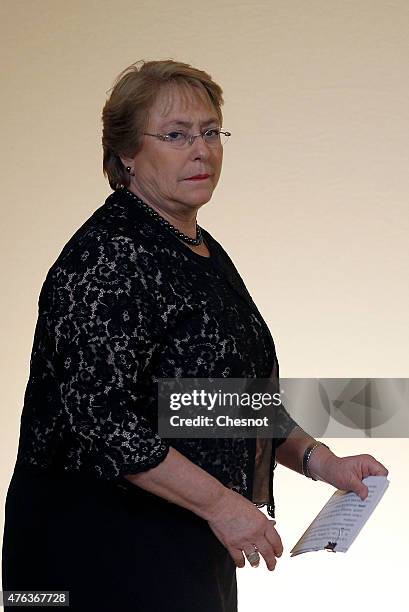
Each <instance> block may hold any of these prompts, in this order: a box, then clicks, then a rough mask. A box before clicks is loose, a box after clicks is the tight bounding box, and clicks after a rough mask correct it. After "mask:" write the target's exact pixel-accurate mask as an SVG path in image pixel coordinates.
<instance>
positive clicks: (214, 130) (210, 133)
mask: <svg viewBox="0 0 409 612" xmlns="http://www.w3.org/2000/svg"><path fill="white" fill-rule="evenodd" d="M205 133H206V136H207V137H208V138H217V136H218V135H219V134H220V130H218V129H217V128H211V129H210V130H206V132H205Z"/></svg>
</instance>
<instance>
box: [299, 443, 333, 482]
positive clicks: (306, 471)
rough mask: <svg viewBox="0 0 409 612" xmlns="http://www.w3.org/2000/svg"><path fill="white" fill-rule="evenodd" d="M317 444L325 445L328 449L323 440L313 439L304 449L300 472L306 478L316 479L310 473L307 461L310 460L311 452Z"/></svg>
mask: <svg viewBox="0 0 409 612" xmlns="http://www.w3.org/2000/svg"><path fill="white" fill-rule="evenodd" d="M318 446H325V447H326V448H328V449H329V446H327V445H326V444H324V443H323V442H317V441H315V442H313V443H312V444H310V445H309V446H308V447H307V448H306V449H305V453H304V457H303V459H302V466H301V469H302V473H303V474H304V476H306V477H307V478H311V479H312V480H318V479H317V478H314V476H313V475H312V473H311V471H310V468H309V466H308V462H309V460H310V457H311V455H312V453H313V452H314V451H315V449H316V448H318Z"/></svg>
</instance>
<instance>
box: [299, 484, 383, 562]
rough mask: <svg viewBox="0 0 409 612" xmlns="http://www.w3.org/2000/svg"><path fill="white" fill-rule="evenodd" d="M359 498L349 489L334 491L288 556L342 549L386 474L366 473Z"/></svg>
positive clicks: (369, 510) (380, 492)
mask: <svg viewBox="0 0 409 612" xmlns="http://www.w3.org/2000/svg"><path fill="white" fill-rule="evenodd" d="M363 484H364V485H365V487H367V488H368V495H367V497H366V498H365V499H364V500H362V499H360V497H358V495H357V494H356V493H354V492H352V491H342V490H339V491H335V493H334V494H333V495H332V496H331V498H330V499H329V501H328V502H327V503H326V504H325V506H324V507H323V509H322V510H321V511H320V512H319V513H318V515H317V516H316V518H315V519H314V520H313V522H312V523H311V525H310V526H309V527H308V529H307V530H306V531H305V533H304V534H303V535H302V536H301V538H300V539H299V540H298V542H297V544H296V545H295V546H294V548H293V549H292V550H291V551H290V553H291V556H292V557H294V556H295V555H299V554H301V553H305V552H310V551H313V550H332V551H333V552H337V551H339V552H346V551H347V550H348V548H349V547H350V545H351V544H352V542H353V541H354V540H355V538H356V537H357V535H358V533H359V532H360V530H361V529H362V527H363V526H364V525H365V523H366V521H367V520H368V518H369V517H370V515H371V514H372V512H373V511H374V509H375V507H376V505H377V504H378V502H379V501H380V499H381V498H382V496H383V494H384V493H385V491H386V489H387V488H388V485H389V481H388V480H387V478H386V476H368V477H367V478H365V479H364V480H363Z"/></svg>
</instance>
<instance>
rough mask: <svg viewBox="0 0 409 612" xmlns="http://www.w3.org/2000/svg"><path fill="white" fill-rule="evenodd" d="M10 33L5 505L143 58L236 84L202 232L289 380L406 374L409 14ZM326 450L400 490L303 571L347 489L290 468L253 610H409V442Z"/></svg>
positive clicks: (50, 10) (137, 14) (258, 10)
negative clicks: (315, 524)
mask: <svg viewBox="0 0 409 612" xmlns="http://www.w3.org/2000/svg"><path fill="white" fill-rule="evenodd" d="M0 23H1V47H2V48H1V60H0V61H1V64H2V94H1V97H0V112H1V117H2V120H3V121H2V123H3V125H2V142H3V145H2V147H1V170H2V200H1V204H2V220H3V234H2V255H1V256H2V260H1V261H2V264H3V265H2V274H3V279H2V288H3V296H2V303H1V309H2V312H1V324H2V328H3V329H2V346H1V348H2V350H1V359H2V363H1V375H2V384H1V391H2V411H1V429H0V430H1V434H0V435H1V444H0V453H1V471H0V487H1V492H2V499H4V495H5V493H6V490H7V486H8V482H9V479H10V476H11V472H12V468H13V465H14V460H15V453H16V448H17V439H18V429H19V419H20V413H21V407H22V402H23V395H24V390H25V385H26V382H27V378H28V373H29V359H30V351H31V347H32V341H33V334H34V327H35V322H36V317H37V300H38V294H39V291H40V288H41V285H42V282H43V280H44V278H45V275H46V273H47V271H48V269H49V267H50V266H51V264H52V263H53V261H54V260H55V259H56V257H57V255H58V254H59V252H60V251H61V249H62V247H63V246H64V244H65V243H66V241H67V240H68V239H69V237H70V236H71V235H72V233H73V232H74V231H75V230H76V229H77V228H78V227H79V226H80V225H81V224H82V223H83V222H84V221H85V219H86V218H88V217H89V216H90V214H91V213H92V212H93V211H94V210H95V209H96V208H97V207H98V206H100V205H101V204H102V203H103V201H104V200H105V198H106V197H107V195H108V194H109V193H110V189H109V186H108V183H107V182H106V181H105V180H104V178H103V176H102V173H101V145H100V138H101V123H100V114H101V109H102V106H103V104H104V102H105V99H106V95H107V91H108V89H109V88H110V86H111V85H112V83H113V80H114V78H115V77H116V75H117V74H118V73H119V72H120V71H121V70H122V69H123V68H125V67H126V66H127V65H129V64H130V63H132V62H134V61H137V60H139V59H146V60H149V59H166V58H173V59H177V60H181V61H185V62H188V63H192V64H193V65H195V66H197V67H199V68H202V69H204V70H206V71H208V72H209V73H210V74H211V75H212V76H213V78H214V79H215V80H216V81H217V82H219V83H220V84H221V85H222V87H223V89H224V93H225V101H226V103H225V108H224V115H225V122H224V125H225V128H226V129H228V130H230V131H231V132H232V133H233V136H232V137H231V140H230V142H229V144H228V145H227V147H226V149H225V161H224V170H223V174H222V178H221V181H220V183H219V186H218V188H217V190H216V192H215V194H214V196H213V199H212V201H211V202H210V203H209V204H207V205H206V206H205V207H204V208H203V209H202V210H201V211H200V214H199V222H200V223H201V224H202V225H203V226H204V227H206V228H207V229H208V230H209V231H210V232H211V233H213V235H214V236H215V237H216V238H217V239H218V240H219V241H220V242H221V243H222V244H223V245H224V247H225V248H226V250H227V251H228V252H229V253H230V255H231V257H232V259H233V260H234V261H235V263H236V265H237V267H238V269H239V271H240V272H241V274H242V276H243V278H244V280H245V282H246V284H247V286H248V289H249V291H250V293H251V294H252V296H253V298H254V300H255V301H256V303H257V304H258V306H259V308H260V310H261V312H262V314H263V315H264V317H265V319H266V321H267V323H268V325H269V326H270V329H271V332H272V334H273V336H274V339H275V342H276V346H277V351H278V356H279V360H280V371H281V375H282V376H283V377H295V376H300V377H309V376H312V377H350V376H351V377H407V376H408V359H407V357H408V345H409V327H408V317H407V313H408V311H409V283H408V272H409V256H408V244H407V236H408V230H409V212H408V196H409V182H408V176H409V173H408V162H409V153H408V142H409V116H408V108H409V103H408V94H409V85H408V79H407V67H408V58H409V37H408V31H409V5H408V3H407V2H406V0H400V1H392V0H390V1H379V0H353V1H351V0H345V1H342V0H338V1H334V0H308V1H305V0H298V1H294V0H278V1H275V0H264V1H254V0H253V1H249V0H247V1H243V0H208V1H207V2H195V1H194V0H193V1H192V0H189V1H188V0H172V2H165V1H164V0H146V1H145V0H144V1H139V2H138V1H137V0H133V1H129V0H117V1H116V2H107V1H105V0H104V1H96V0H71V1H70V2H65V1H62V0H31V1H29V0H18V1H17V2H15V1H13V2H12V1H11V0H3V2H2V4H1V15H0ZM327 443H328V444H329V445H330V446H331V448H332V449H333V450H334V451H335V452H336V453H337V454H338V455H350V454H357V453H360V452H369V453H371V454H373V455H374V456H376V457H377V458H378V459H379V460H380V461H382V462H383V463H384V464H385V465H386V466H387V467H388V468H389V472H390V473H389V479H390V482H391V484H390V487H389V490H388V492H387V493H386V495H385V497H384V499H383V500H382V502H381V504H380V505H379V506H378V508H377V509H376V511H375V513H374V515H373V517H372V518H371V520H370V522H369V523H368V524H367V525H366V526H365V528H364V530H363V531H362V532H361V534H360V536H359V538H358V540H357V541H356V542H355V543H354V544H353V546H352V547H351V549H350V551H349V552H348V553H346V554H342V553H339V554H331V553H327V552H325V551H321V552H318V553H310V554H306V555H302V556H300V557H296V558H292V559H290V558H289V555H288V552H289V550H290V549H291V548H292V546H293V545H294V544H295V542H296V541H297V540H298V538H299V537H300V535H301V534H302V532H303V531H304V529H305V528H306V527H307V525H308V524H309V523H310V521H311V520H312V518H313V517H314V516H315V514H316V513H317V512H318V510H319V509H320V508H321V506H322V505H323V503H324V502H325V501H326V500H327V499H328V497H329V495H330V494H331V493H332V491H333V489H332V487H330V486H329V485H326V484H323V483H315V482H312V481H310V480H307V479H305V478H303V477H302V476H300V475H298V474H296V473H294V472H290V471H289V470H286V469H284V468H282V467H280V466H279V467H278V468H277V470H276V484H275V491H276V502H277V529H278V531H279V533H280V534H281V537H282V539H283V542H284V547H285V554H284V556H283V558H282V559H280V560H279V562H278V566H277V569H276V570H275V571H274V572H272V573H270V572H268V571H267V570H266V569H265V566H264V563H263V564H262V565H261V566H260V567H259V568H258V569H257V570H255V569H252V568H250V567H247V568H246V569H242V570H239V571H238V581H239V601H240V608H239V609H240V612H253V611H254V610H255V609H263V610H266V609H276V608H277V609H279V607H280V606H281V607H284V605H291V607H292V609H300V610H326V609H327V608H328V607H331V608H332V609H333V610H343V609H344V607H345V605H347V606H348V607H350V606H351V607H352V608H353V609H358V608H359V607H360V606H365V607H366V609H368V608H370V607H371V606H375V607H378V606H379V607H380V606H388V607H389V608H390V607H392V606H394V605H396V607H397V608H398V607H399V608H401V604H400V601H401V600H402V599H404V597H405V595H406V588H404V586H405V580H406V579H407V572H406V555H405V546H406V547H407V546H408V544H409V542H408V535H407V532H408V530H407V525H406V520H405V518H406V516H405V515H406V508H407V505H408V501H409V498H408V492H407V485H408V479H407V473H406V468H407V464H408V459H409V444H408V440H406V439H394V440H382V439H375V438H373V439H360V440H359V439H358V440H357V439H338V440H329V441H328V440H327ZM198 554H200V551H198ZM135 579H137V576H136V577H135Z"/></svg>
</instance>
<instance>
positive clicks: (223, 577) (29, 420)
mask: <svg viewBox="0 0 409 612" xmlns="http://www.w3.org/2000/svg"><path fill="white" fill-rule="evenodd" d="M222 103H223V100H222V91H221V89H220V87H219V86H218V85H217V84H216V83H215V82H214V81H213V80H212V79H211V77H210V76H209V75H208V74H207V73H205V72H203V71H201V70H197V69H195V68H193V67H191V66H189V65H187V64H183V63H179V62H174V61H170V60H169V61H154V62H147V63H142V64H141V65H139V66H138V65H132V66H131V67H129V68H128V69H126V70H125V71H124V72H123V73H122V74H121V75H120V76H119V78H118V80H117V82H116V84H115V86H114V88H113V90H112V92H111V95H110V97H109V99H108V101H107V103H106V105H105V107H104V111H103V125H104V131H103V147H104V172H105V174H106V175H107V176H108V179H109V182H110V185H111V187H112V188H113V190H114V191H113V193H112V194H111V195H110V196H109V197H108V199H107V200H106V202H105V203H104V204H103V205H102V206H101V207H100V208H98V209H97V210H96V211H95V212H94V214H93V215H92V216H91V217H90V218H89V219H88V220H87V221H86V222H85V223H84V225H82V227H80V228H79V230H78V231H77V232H76V233H75V234H74V236H73V237H72V238H71V239H70V240H69V242H68V243H67V244H66V245H65V247H64V249H63V250H62V252H61V254H60V255H59V257H58V258H57V260H56V262H55V263H54V264H53V266H52V267H51V269H50V270H49V272H48V274H47V278H46V280H45V282H44V285H43V287H42V290H41V294H40V299H39V316H38V321H37V326H36V331H35V336H34V344H33V351H32V357H31V364H30V378H29V381H28V385H27V389H26V393H25V398H24V407H23V413H22V419H21V431H20V441H19V449H18V455H17V461H16V466H15V470H14V474H13V477H12V480H11V483H10V487H9V491H8V495H7V502H6V524H5V533H4V541H3V589H4V590H13V589H14V590H25V591H30V590H45V589H46V590H48V591H61V590H65V591H69V596H70V608H71V609H72V610H121V612H124V611H127V610H129V611H131V610H132V611H133V612H138V611H144V612H146V611H148V610H149V611H150V612H159V611H160V612H163V611H164V610H166V611H172V610H175V611H177V612H191V611H192V610H195V611H196V612H234V611H235V610H237V589H236V575H235V570H236V567H243V565H244V563H245V557H247V559H248V560H249V562H250V563H251V565H253V566H254V567H257V566H258V565H259V561H260V558H261V557H263V558H264V561H265V563H266V565H267V567H268V569H269V570H273V569H274V567H275V565H276V558H277V557H279V556H280V555H281V554H282V551H283V547H282V543H281V539H280V536H279V535H278V533H277V531H276V530H275V527H274V525H275V521H274V520H271V519H269V518H267V517H266V516H265V515H264V514H263V513H262V512H261V511H260V510H259V508H258V507H257V506H261V505H263V504H266V505H267V510H268V514H269V515H270V517H274V501H273V492H272V482H273V469H274V466H275V460H277V461H278V462H280V463H282V464H283V465H286V466H287V467H289V468H291V469H294V470H297V471H299V472H300V473H301V472H303V473H305V475H307V476H310V477H313V476H314V475H315V477H316V478H319V479H322V480H325V481H327V482H330V483H331V484H333V485H334V486H335V487H339V488H348V489H350V490H354V491H356V492H357V493H358V494H359V495H361V496H362V497H363V498H364V497H365V495H366V487H365V486H364V485H363V483H362V478H363V477H365V476H366V475H369V474H387V470H386V469H385V468H384V467H383V466H382V465H381V464H380V463H379V462H377V461H376V460H375V459H374V458H373V457H370V456H368V455H359V456H356V457H347V458H339V457H337V456H336V455H334V454H333V453H332V452H331V451H330V450H329V449H328V448H326V447H325V446H324V445H322V444H319V443H316V441H315V440H314V439H313V438H311V437H310V436H309V435H308V434H307V433H305V432H303V431H302V430H301V428H299V427H298V426H297V424H296V423H295V422H294V421H293V420H292V419H291V418H290V417H289V415H288V414H287V413H286V412H285V411H284V409H281V412H280V415H279V416H280V417H281V420H280V431H279V432H278V434H279V435H280V437H279V438H276V439H274V440H267V439H263V440H261V439H259V440H255V439H243V438H238V439H234V438H230V439H172V440H170V439H168V440H166V439H161V438H160V437H159V435H158V433H157V427H156V424H157V408H156V397H157V396H156V388H157V382H158V379H160V378H175V377H184V378H194V377H198V378H208V377H212V378H230V377H231V378H268V377H270V376H272V377H276V378H278V361H277V356H276V352H275V347H274V342H273V339H272V337H271V335H270V332H269V330H268V328H267V326H266V324H265V322H264V320H263V318H262V317H261V315H260V313H259V312H258V310H257V308H256V306H255V304H254V302H253V300H252V299H251V297H250V295H249V293H248V292H247V290H246V288H245V286H244V283H243V281H242V279H241V278H240V276H239V274H238V272H237V270H236V269H235V267H234V265H233V263H232V261H231V260H230V258H229V257H228V255H227V253H226V252H225V251H224V250H223V248H222V247H221V245H220V244H219V243H218V242H217V241H216V240H215V239H214V238H213V237H212V236H211V235H210V234H209V232H207V231H205V230H204V229H203V228H200V227H199V226H198V225H197V222H196V217H197V212H198V210H199V209H200V207H201V206H203V205H204V204H205V203H206V202H208V201H209V200H210V199H211V196H212V194H213V191H214V189H215V187H216V185H217V183H218V180H219V176H220V171H221V166H222V158H223V147H222V139H223V138H227V137H228V133H227V132H226V131H222V129H221V126H222V113H221V105H222ZM303 460H304V469H303V467H302V464H303ZM6 609H7V606H6Z"/></svg>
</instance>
